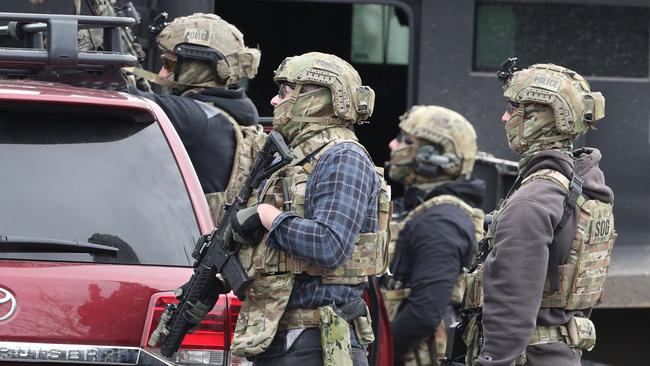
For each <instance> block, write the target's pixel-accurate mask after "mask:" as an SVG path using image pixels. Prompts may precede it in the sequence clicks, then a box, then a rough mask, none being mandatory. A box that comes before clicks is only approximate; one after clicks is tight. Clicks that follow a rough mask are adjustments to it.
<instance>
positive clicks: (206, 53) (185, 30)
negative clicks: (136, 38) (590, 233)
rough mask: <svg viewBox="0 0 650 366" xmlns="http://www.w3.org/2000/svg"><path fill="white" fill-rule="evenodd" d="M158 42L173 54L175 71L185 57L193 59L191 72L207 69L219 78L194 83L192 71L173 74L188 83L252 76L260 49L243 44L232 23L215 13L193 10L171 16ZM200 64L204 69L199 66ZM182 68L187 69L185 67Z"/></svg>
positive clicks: (228, 82)
mask: <svg viewBox="0 0 650 366" xmlns="http://www.w3.org/2000/svg"><path fill="white" fill-rule="evenodd" d="M157 39H158V45H159V46H160V48H161V49H162V50H163V51H167V52H172V53H174V54H175V56H176V57H177V63H176V70H174V71H175V74H176V73H177V72H178V71H179V70H180V69H181V65H182V63H183V62H185V61H189V62H192V61H194V62H196V61H201V62H204V63H206V62H207V63H208V64H210V66H207V65H205V64H200V63H198V62H197V63H196V64H195V65H193V66H192V68H191V69H192V72H193V73H195V75H196V74H200V73H202V72H203V73H204V72H209V73H211V74H212V75H216V76H217V77H218V79H219V81H220V82H218V83H214V82H213V83H212V84H213V85H203V84H202V85H197V84H196V82H195V80H192V79H194V78H193V77H192V75H175V76H174V77H175V81H177V82H178V83H181V84H184V85H188V86H220V85H219V84H221V85H226V86H229V85H234V84H237V83H238V82H239V80H240V79H241V78H243V77H245V78H249V79H252V78H253V77H255V74H257V68H258V66H259V63H260V57H261V54H260V51H259V50H258V49H255V48H247V47H246V46H245V45H244V37H243V35H242V34H241V32H240V31H239V30H238V29H237V27H235V26H234V25H232V24H230V23H228V22H226V21H225V20H223V19H221V18H220V17H219V16H217V15H215V14H203V13H196V14H192V15H190V16H185V17H179V18H176V19H174V21H173V22H171V23H170V24H169V25H168V26H166V27H165V28H164V29H163V30H162V31H161V32H160V34H159V35H158V38H157ZM201 67H203V68H205V69H206V70H200V68H201ZM184 72H188V71H185V70H184Z"/></svg>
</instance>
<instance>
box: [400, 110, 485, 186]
mask: <svg viewBox="0 0 650 366" xmlns="http://www.w3.org/2000/svg"><path fill="white" fill-rule="evenodd" d="M400 120H401V122H400V124H399V127H400V129H401V131H402V133H404V134H407V135H409V137H411V138H412V139H413V140H412V141H406V142H405V144H404V145H403V147H402V148H400V149H397V150H394V151H392V152H391V160H390V170H389V175H390V177H391V179H393V180H396V181H400V182H402V183H404V184H406V185H411V184H418V183H426V182H437V181H445V180H451V179H455V178H458V177H460V176H464V177H469V176H470V175H471V173H472V170H473V169H474V161H475V160H476V152H477V145H476V132H475V131H474V127H472V125H471V123H469V121H467V119H465V117H463V116H462V115H460V114H459V113H457V112H455V111H452V110H451V109H448V108H445V107H441V106H433V105H430V106H422V105H420V106H413V107H411V109H410V110H408V111H407V112H406V113H405V114H404V115H402V116H401V117H400ZM402 138H404V137H402Z"/></svg>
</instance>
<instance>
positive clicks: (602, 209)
mask: <svg viewBox="0 0 650 366" xmlns="http://www.w3.org/2000/svg"><path fill="white" fill-rule="evenodd" d="M500 78H501V79H502V80H503V81H504V82H505V85H504V96H505V98H506V101H507V110H506V112H505V113H504V115H503V117H502V121H503V122H504V123H505V130H506V135H507V138H508V144H509V146H510V148H511V149H512V150H513V151H514V152H516V153H518V154H520V155H521V160H520V162H519V173H520V177H521V178H522V180H521V185H520V187H519V188H518V189H517V190H516V191H515V192H514V193H513V194H512V195H511V196H510V197H509V198H508V199H507V200H506V201H505V203H504V204H502V205H501V206H500V207H499V208H498V211H497V212H496V213H495V215H494V221H493V222H492V225H491V226H490V228H489V230H488V233H487V235H486V240H487V242H486V245H487V246H486V248H484V251H485V253H489V254H487V255H485V256H481V257H487V259H485V261H484V263H481V260H479V263H477V266H476V271H474V272H473V273H472V274H471V275H469V276H468V291H467V293H466V297H465V306H466V307H467V308H468V309H472V310H474V315H473V316H472V317H471V318H470V321H469V323H468V324H469V326H468V329H467V330H466V331H465V335H466V339H467V341H468V343H469V344H468V355H467V358H466V360H467V363H468V364H470V365H473V364H476V365H554V366H564V365H567V366H568V365H572V366H578V365H580V357H581V354H582V351H583V350H590V349H591V348H593V346H594V344H595V336H596V335H595V328H594V324H593V323H592V322H591V320H589V315H590V312H591V309H592V308H593V307H594V306H595V305H596V304H598V302H599V300H600V297H601V295H602V289H603V284H604V281H605V276H606V273H607V268H608V264H609V257H610V253H611V249H612V246H613V244H614V240H615V238H616V233H615V231H614V218H613V213H612V202H613V193H612V190H611V189H610V188H609V187H608V186H607V185H605V177H604V175H603V172H602V171H601V170H600V168H599V167H598V163H599V162H600V159H601V154H600V151H598V150H597V149H594V148H587V147H585V148H581V149H578V150H575V151H572V149H573V142H572V141H573V140H574V139H575V138H576V137H578V136H580V135H582V134H584V133H586V132H587V130H588V129H590V128H594V127H595V125H596V122H597V121H598V120H600V119H602V118H603V117H604V107H605V101H604V98H603V96H602V94H600V93H598V92H592V91H591V90H590V87H589V83H587V81H586V80H585V79H584V78H583V77H581V76H580V75H579V74H577V73H576V72H575V71H572V70H569V69H567V68H564V67H561V66H557V65H552V64H537V65H533V66H531V67H529V68H526V69H524V70H521V71H515V70H513V69H505V70H503V71H502V72H501V73H500ZM479 259H480V258H479ZM481 279H482V280H481ZM481 282H483V286H482V290H483V291H481ZM481 308H482V317H481ZM477 356H478V357H477Z"/></svg>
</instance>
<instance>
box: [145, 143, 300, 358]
mask: <svg viewBox="0 0 650 366" xmlns="http://www.w3.org/2000/svg"><path fill="white" fill-rule="evenodd" d="M292 159H293V155H292V154H291V150H290V149H289V147H288V146H287V145H286V144H285V142H284V140H283V139H282V136H281V135H280V134H279V133H278V132H276V131H271V133H270V134H269V137H268V138H267V141H266V143H265V144H264V147H263V148H262V150H261V151H260V152H259V154H258V155H257V158H256V159H255V162H254V163H253V167H252V170H251V173H250V175H249V176H248V177H247V179H246V182H245V183H244V186H243V187H242V188H241V190H240V191H239V194H238V195H237V198H236V199H235V201H234V202H233V203H232V204H230V205H229V206H228V208H227V210H226V213H225V215H224V216H223V218H222V219H221V222H219V224H218V226H217V228H216V229H215V230H214V231H213V232H212V234H210V235H209V236H208V237H204V238H202V239H200V240H199V241H198V242H197V246H196V248H195V250H194V253H192V256H193V257H194V258H195V259H196V262H195V263H194V273H193V275H192V277H191V278H190V281H189V282H188V283H187V284H185V285H184V286H183V287H181V288H180V289H179V290H180V291H179V290H177V298H178V299H179V303H178V305H176V306H172V307H168V308H167V309H166V310H165V314H164V315H163V317H161V322H160V323H159V325H158V327H157V328H156V330H155V331H154V334H152V336H151V338H150V339H149V346H151V347H154V346H155V345H156V344H157V343H158V338H162V342H161V353H162V354H163V355H164V356H166V357H170V356H172V355H173V354H174V353H175V352H176V351H177V350H178V348H179V347H180V345H181V342H182V341H183V338H184V337H185V334H187V333H189V332H191V331H192V329H193V328H195V327H196V326H198V324H199V323H200V322H201V320H202V319H203V318H204V317H205V316H206V315H207V313H208V312H209V311H210V310H211V309H212V307H214V304H215V303H216V302H217V299H218V297H219V294H220V293H221V292H222V290H223V288H224V286H223V284H222V283H221V281H220V280H219V279H218V278H217V277H216V275H217V274H218V273H221V274H222V275H223V276H224V277H225V279H226V280H227V281H228V283H229V284H230V287H231V288H232V290H233V292H234V293H235V294H236V295H237V296H238V297H240V298H243V296H244V291H245V290H246V288H247V287H248V285H249V284H250V281H251V280H250V278H248V276H247V274H246V271H244V268H243V266H242V264H241V262H239V258H238V257H237V252H238V251H239V245H238V244H237V243H236V242H235V241H234V239H233V237H232V231H231V229H230V220H231V217H232V216H234V215H236V213H237V211H238V210H239V209H240V208H242V207H243V206H245V205H246V202H247V201H248V199H249V198H250V196H251V195H252V193H253V190H254V189H256V188H257V187H258V186H259V184H260V183H261V182H262V180H264V179H266V178H268V177H269V176H270V175H271V174H273V173H274V172H275V171H277V170H278V169H280V168H282V167H283V166H285V165H287V164H289V162H291V160H292ZM169 314H171V315H169ZM163 319H167V322H165V323H163V321H162V320H163ZM154 335H155V337H154Z"/></svg>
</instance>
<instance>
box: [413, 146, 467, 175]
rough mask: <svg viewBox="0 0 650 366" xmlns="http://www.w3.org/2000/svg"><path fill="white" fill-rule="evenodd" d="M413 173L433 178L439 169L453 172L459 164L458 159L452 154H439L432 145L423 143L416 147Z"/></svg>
mask: <svg viewBox="0 0 650 366" xmlns="http://www.w3.org/2000/svg"><path fill="white" fill-rule="evenodd" d="M414 160H415V161H414V163H413V165H414V168H415V173H416V174H418V175H422V176H424V177H429V178H433V177H436V176H438V175H440V171H441V170H442V171H443V172H449V173H453V172H455V171H456V170H458V167H459V166H460V159H459V158H458V157H457V156H456V155H453V154H441V153H440V150H438V149H437V148H436V146H434V145H424V146H422V147H420V149H418V151H417V153H416V154H415V159H414Z"/></svg>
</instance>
